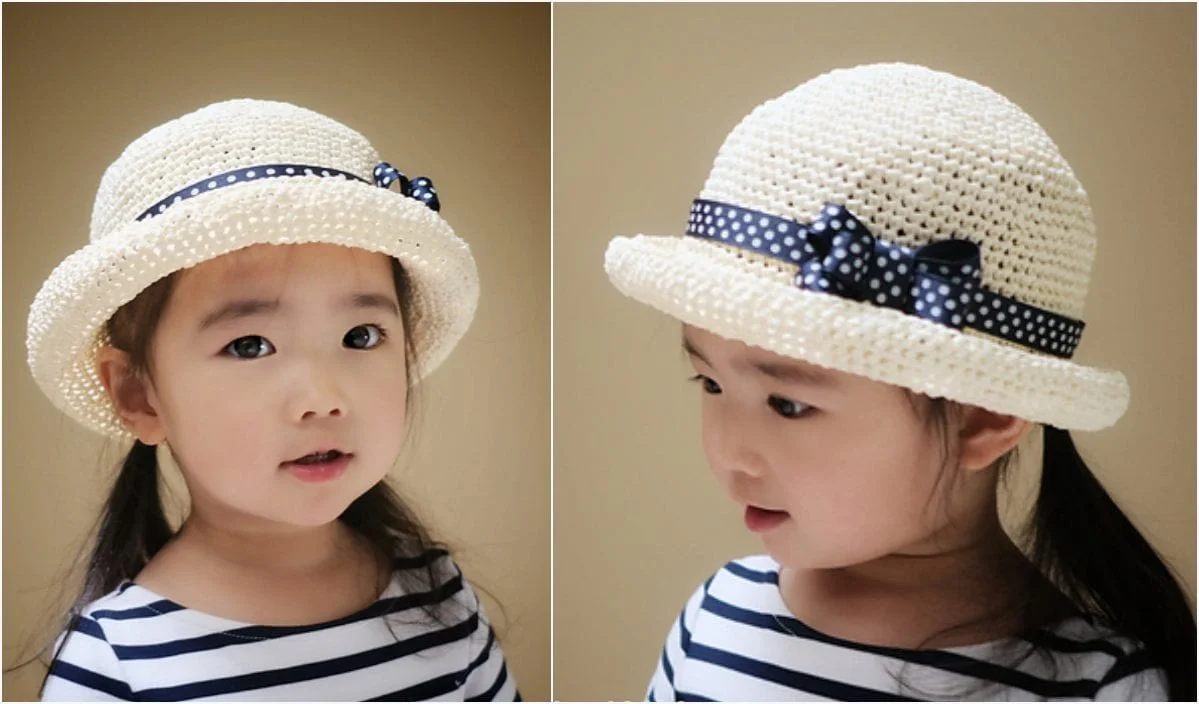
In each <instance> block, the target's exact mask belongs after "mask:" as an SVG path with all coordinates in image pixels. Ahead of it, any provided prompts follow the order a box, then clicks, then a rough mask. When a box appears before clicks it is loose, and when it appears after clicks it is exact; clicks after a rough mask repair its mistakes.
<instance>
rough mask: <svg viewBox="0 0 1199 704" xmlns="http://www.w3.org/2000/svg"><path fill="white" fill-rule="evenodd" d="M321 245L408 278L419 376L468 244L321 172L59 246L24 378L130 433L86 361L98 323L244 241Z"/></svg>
mask: <svg viewBox="0 0 1199 704" xmlns="http://www.w3.org/2000/svg"><path fill="white" fill-rule="evenodd" d="M303 243H328V244H338V245H343V246H347V247H357V248H361V249H365V250H369V251H373V252H381V253H384V254H388V255H391V256H393V257H396V258H397V259H398V260H399V261H400V262H401V263H402V264H403V265H404V268H405V271H406V272H407V273H408V275H409V278H410V280H411V281H412V284H413V299H414V300H413V311H412V316H411V317H412V330H411V331H409V333H408V334H410V335H411V336H412V338H413V341H414V342H415V346H416V351H417V359H418V364H419V366H418V368H417V373H416V374H414V376H415V377H416V378H418V379H420V378H424V377H426V376H428V375H429V374H430V373H431V372H432V371H433V370H434V369H436V368H437V367H438V366H440V365H441V363H442V362H443V361H444V360H445V358H446V357H447V356H448V355H449V353H450V351H451V350H452V349H453V348H454V346H455V345H456V344H457V343H458V341H459V340H460V339H461V338H462V336H463V335H464V334H465V332H466V330H467V328H468V327H469V326H470V322H471V320H472V318H473V317H474V313H475V309H476V307H477V305H478V299H479V281H478V273H477V269H476V267H475V261H474V258H473V257H472V256H471V253H470V248H469V246H468V245H467V244H466V243H465V242H464V241H462V240H461V239H460V238H458V237H457V236H456V235H455V234H454V231H453V229H452V228H451V227H450V226H449V224H448V223H446V222H445V220H443V219H442V218H441V217H440V216H439V215H437V213H435V212H433V211H432V210H430V209H429V208H427V207H426V206H425V205H423V204H421V203H419V202H417V201H415V200H413V199H411V198H408V197H405V196H403V195H401V194H399V193H397V192H395V191H389V190H387V189H384V188H379V187H377V186H373V185H369V184H365V183H361V182H356V181H351V180H345V179H336V178H327V177H321V176H295V177H287V178H276V179H269V180H261V181H256V182H247V183H244V184H237V185H234V186H229V187H226V188H223V189H220V190H218V191H214V192H212V193H208V194H205V195H204V196H202V197H197V198H192V199H189V200H185V201H182V202H180V203H178V204H176V205H175V206H173V207H171V208H168V209H167V210H166V211H165V212H163V213H162V214H160V215H157V216H155V217H153V218H149V219H147V220H144V221H140V222H133V223H130V224H129V225H128V226H126V227H124V228H122V229H120V230H118V231H116V232H113V233H112V234H110V235H108V236H106V237H105V238H103V239H102V240H99V241H96V242H92V243H90V244H88V245H87V246H85V247H83V248H82V249H80V250H78V251H76V252H74V253H73V254H71V255H70V256H68V257H67V258H66V259H65V260H64V261H63V262H62V263H61V264H59V266H58V267H57V268H55V270H54V271H53V272H52V273H51V274H50V276H49V278H48V279H47V280H46V282H45V283H44V284H43V286H42V289H41V290H40V291H39V292H38V294H37V296H36V297H35V298H34V301H33V304H32V306H31V308H30V316H29V329H28V337H27V341H26V342H27V348H28V352H29V366H30V369H31V371H32V373H33V377H34V379H35V380H36V381H37V383H38V385H39V386H40V387H41V388H42V390H43V391H44V392H45V393H46V395H47V396H48V397H49V398H50V400H51V402H52V403H53V404H54V406H55V407H56V408H58V409H59V410H61V411H63V412H64V413H66V414H67V415H68V416H69V417H71V418H72V419H74V420H76V421H78V422H79V423H81V424H83V425H84V426H85V427H87V428H89V429H91V430H94V431H96V432H98V433H101V434H104V435H109V436H114V437H120V438H126V439H127V438H129V437H131V436H130V435H129V433H128V431H126V430H125V429H124V427H123V426H122V425H121V423H120V421H119V419H118V418H117V416H116V414H115V411H114V410H113V408H112V406H111V403H110V401H109V400H108V397H107V394H106V392H105V391H104V388H103V386H102V384H101V382H100V379H99V376H98V374H97V371H96V368H95V352H96V350H97V349H98V348H99V346H100V345H101V344H104V343H105V342H106V339H105V337H106V336H105V334H104V329H103V328H104V324H105V323H106V322H107V320H108V319H109V318H110V317H111V316H112V314H113V313H114V312H116V310H117V309H118V308H120V307H121V306H122V305H124V304H125V303H128V302H129V301H130V300H132V299H133V298H135V297H136V296H137V294H138V293H140V292H141V291H142V290H144V289H145V288H146V287H147V286H149V285H150V284H152V283H154V282H155V281H157V280H159V279H161V278H162V277H164V276H167V275H168V274H170V273H172V272H174V271H178V270H181V269H185V268H188V267H192V266H195V265H197V264H200V263H202V262H205V261H208V260H211V259H214V258H216V257H219V256H221V255H223V254H227V253H229V252H233V251H236V250H238V249H243V248H245V247H249V246H252V245H256V244H303Z"/></svg>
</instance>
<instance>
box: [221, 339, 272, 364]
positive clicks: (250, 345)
mask: <svg viewBox="0 0 1199 704" xmlns="http://www.w3.org/2000/svg"><path fill="white" fill-rule="evenodd" d="M274 351H275V348H274V346H273V345H271V343H270V342H269V341H268V340H267V339H266V338H265V337H263V336H261V335H246V336H245V337H239V338H237V339H236V340H234V341H233V342H230V343H229V344H228V345H226V346H225V349H224V350H222V352H226V353H228V354H230V355H232V356H233V357H237V358H238V359H257V358H258V357H265V356H266V355H268V354H270V353H271V352H274Z"/></svg>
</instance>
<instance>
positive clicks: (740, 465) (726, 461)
mask: <svg viewBox="0 0 1199 704" xmlns="http://www.w3.org/2000/svg"><path fill="white" fill-rule="evenodd" d="M704 449H705V450H706V452H707V455H708V462H709V463H711V465H712V469H713V470H714V471H716V472H717V473H720V474H726V475H735V474H745V475H748V476H751V477H754V478H758V477H761V476H763V475H764V474H765V473H766V460H765V458H764V457H763V455H762V453H761V450H760V448H759V447H758V443H757V442H756V440H755V434H754V433H753V432H751V429H749V428H745V427H742V424H740V423H738V422H737V420H736V419H735V418H731V417H729V414H712V415H711V416H708V415H707V414H705V418H704Z"/></svg>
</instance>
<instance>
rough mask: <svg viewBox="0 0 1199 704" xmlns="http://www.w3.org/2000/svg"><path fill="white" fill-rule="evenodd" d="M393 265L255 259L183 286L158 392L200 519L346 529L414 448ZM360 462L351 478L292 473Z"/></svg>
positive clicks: (167, 317)
mask: <svg viewBox="0 0 1199 704" xmlns="http://www.w3.org/2000/svg"><path fill="white" fill-rule="evenodd" d="M398 305H399V302H398V301H397V296H396V287H395V282H394V278H393V275H392V269H391V262H390V259H389V258H388V257H387V256H386V255H383V254H378V253H372V252H367V251H364V250H359V249H352V248H348V247H340V246H337V245H330V244H303V245H286V246H272V245H257V246H254V247H249V248H247V249H243V250H240V251H237V252H233V253H230V254H227V255H225V256H222V257H219V258H217V259H214V260H211V261H208V262H205V263H203V264H200V265H199V266H197V267H195V268H193V269H190V270H187V271H186V272H183V273H182V274H181V276H180V278H179V279H178V281H177V282H176V284H175V288H174V291H173V293H172V295H171V298H170V301H169V303H168V305H167V307H166V308H165V309H164V311H163V315H162V319H161V321H160V323H159V326H158V328H157V330H156V332H155V334H154V341H153V347H152V355H151V360H152V371H153V379H154V383H153V385H152V387H151V388H150V389H149V391H148V399H149V403H150V405H152V406H153V408H154V410H155V412H156V414H157V422H158V423H160V424H161V425H160V431H161V432H162V433H163V434H164V435H165V437H166V439H167V441H168V443H169V444H170V446H171V448H172V450H173V452H174V455H175V457H176V458H177V459H178V461H179V465H180V470H181V471H182V472H183V475H184V477H185V479H186V480H187V484H188V489H189V492H190V494H191V499H192V508H193V512H204V513H206V514H207V518H208V519H210V520H211V519H213V518H220V519H221V520H223V521H240V522H246V521H248V522H249V523H250V524H254V523H255V522H259V521H261V520H263V519H265V520H266V521H268V522H276V523H282V524H287V525H294V526H316V525H323V524H326V523H329V522H331V521H333V520H335V519H336V518H337V517H338V515H340V514H341V513H342V511H344V510H345V508H346V507H347V506H348V505H349V504H350V503H351V502H352V501H354V500H355V499H356V498H358V497H359V496H360V495H362V494H363V493H364V492H366V491H367V490H368V489H369V488H370V487H371V486H373V485H374V484H376V483H377V482H379V481H380V480H381V479H382V478H383V477H384V475H385V474H386V473H387V472H388V470H389V469H390V468H391V466H392V465H393V463H394V462H395V460H396V458H397V457H398V455H399V452H400V449H401V446H402V444H403V436H404V421H405V399H406V394H407V382H406V376H405V354H404V335H405V331H404V330H403V329H402V324H401V318H400V315H399V308H398ZM325 449H338V450H340V451H342V452H343V453H353V457H352V458H351V459H350V460H349V463H348V466H346V467H345V469H344V471H343V472H341V473H340V474H339V475H337V476H335V477H333V478H329V479H325V480H323V481H305V480H302V479H301V474H299V473H298V472H296V471H294V470H293V469H289V468H288V467H287V466H285V463H288V462H289V461H291V460H294V459H297V458H299V457H302V456H304V455H307V454H309V453H311V452H314V451H318V450H325Z"/></svg>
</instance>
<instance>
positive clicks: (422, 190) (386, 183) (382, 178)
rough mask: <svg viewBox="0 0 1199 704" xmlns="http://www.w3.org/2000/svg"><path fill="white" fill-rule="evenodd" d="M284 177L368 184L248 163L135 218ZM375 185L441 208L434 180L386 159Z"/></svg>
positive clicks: (342, 174)
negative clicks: (409, 172)
mask: <svg viewBox="0 0 1199 704" xmlns="http://www.w3.org/2000/svg"><path fill="white" fill-rule="evenodd" d="M285 176H326V177H333V178H344V179H347V180H353V181H361V182H362V183H370V182H369V181H367V180H366V179H364V178H361V177H359V176H356V175H354V174H352V173H349V172H348V171H340V170H338V169H331V168H329V167H325V166H309V165H306V164H266V165H263V166H248V167H246V168H244V169H237V170H236V171H226V172H225V173H223V174H217V175H215V176H210V177H208V178H206V179H204V180H203V181H198V182H196V183H193V184H191V185H190V186H187V187H186V188H182V189H180V190H178V191H176V192H174V193H172V194H171V195H169V196H167V197H166V198H163V199H162V200H160V201H158V202H157V203H155V204H154V205H152V206H150V207H149V208H148V209H146V212H144V213H142V214H141V215H139V216H138V217H137V219H138V220H139V221H141V220H145V219H146V218H151V217H154V216H155V215H158V214H160V213H163V212H165V211H166V209H167V208H169V207H171V206H172V205H175V204H176V203H179V202H182V201H185V200H187V199H189V198H195V197H196V196H198V195H200V194H201V193H207V192H209V191H215V190H217V189H220V188H225V187H226V186H232V185H234V184H237V183H244V182H246V181H260V180H262V179H264V178H280V177H285ZM374 177H375V185H376V186H378V187H380V188H389V187H390V186H391V184H393V183H395V182H397V181H398V182H399V184H400V191H399V192H400V193H401V194H402V195H405V196H407V197H409V198H413V199H416V200H418V201H420V202H421V203H423V204H424V205H425V206H426V207H428V208H429V209H430V210H433V211H434V212H437V211H440V210H441V201H439V200H438V199H437V190H436V189H435V188H433V182H432V181H430V180H429V179H427V178H425V177H424V176H421V177H419V178H416V179H413V180H411V181H409V180H408V177H407V176H405V175H404V174H402V173H400V172H399V171H397V170H396V168H395V167H394V166H392V165H391V164H388V163H387V162H382V163H380V164H379V165H378V166H376V167H375V172H374Z"/></svg>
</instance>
